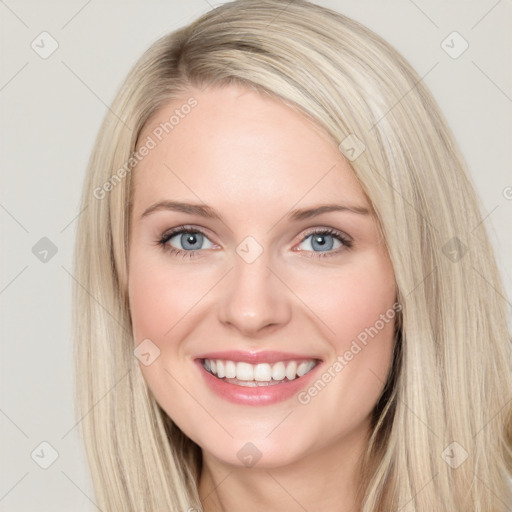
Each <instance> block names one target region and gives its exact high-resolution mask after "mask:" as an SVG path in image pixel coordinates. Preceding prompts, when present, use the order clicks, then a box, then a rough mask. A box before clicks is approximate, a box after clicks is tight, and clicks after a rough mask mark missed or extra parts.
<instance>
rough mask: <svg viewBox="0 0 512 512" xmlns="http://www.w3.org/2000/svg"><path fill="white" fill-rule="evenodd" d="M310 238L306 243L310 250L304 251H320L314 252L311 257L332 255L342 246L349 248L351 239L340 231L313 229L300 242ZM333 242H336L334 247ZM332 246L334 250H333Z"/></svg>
mask: <svg viewBox="0 0 512 512" xmlns="http://www.w3.org/2000/svg"><path fill="white" fill-rule="evenodd" d="M310 238H311V240H310V241H309V244H308V245H309V247H311V249H312V250H311V251H310V250H309V249H308V250H306V252H313V253H320V254H315V255H314V256H313V257H320V258H322V257H325V256H334V255H336V254H338V253H339V252H340V250H339V249H340V248H342V249H341V250H343V248H345V249H349V248H350V247H352V240H350V239H348V238H347V237H345V236H344V235H343V234H342V233H340V232H339V231H336V230H334V229H318V230H315V231H313V232H311V233H309V234H308V235H306V237H305V238H304V239H303V241H302V242H301V244H302V243H305V242H306V241H307V240H308V239H310ZM335 242H337V244H338V245H337V246H336V247H334V245H335ZM333 248H334V249H336V250H334V251H333V250H332V249H333Z"/></svg>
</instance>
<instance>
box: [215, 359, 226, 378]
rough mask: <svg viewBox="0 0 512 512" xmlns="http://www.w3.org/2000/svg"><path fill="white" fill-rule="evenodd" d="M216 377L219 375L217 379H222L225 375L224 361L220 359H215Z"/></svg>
mask: <svg viewBox="0 0 512 512" xmlns="http://www.w3.org/2000/svg"><path fill="white" fill-rule="evenodd" d="M216 362H217V377H219V379H222V378H223V377H225V376H226V372H225V370H224V363H223V362H222V361H220V360H219V359H217V361H216Z"/></svg>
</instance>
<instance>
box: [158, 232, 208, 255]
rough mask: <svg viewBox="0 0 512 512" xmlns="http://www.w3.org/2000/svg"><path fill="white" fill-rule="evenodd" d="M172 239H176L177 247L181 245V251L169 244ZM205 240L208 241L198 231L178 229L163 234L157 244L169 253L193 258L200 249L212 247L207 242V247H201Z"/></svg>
mask: <svg viewBox="0 0 512 512" xmlns="http://www.w3.org/2000/svg"><path fill="white" fill-rule="evenodd" d="M173 238H176V239H177V241H178V242H177V243H178V245H181V247H183V249H180V248H179V247H178V248H177V247H175V246H173V245H172V244H171V243H170V242H171V240H172V239H173ZM205 240H208V238H207V237H206V235H205V234H204V233H203V232H202V231H199V230H198V229H185V228H178V229H177V230H174V231H171V232H170V233H167V234H165V235H164V236H163V237H162V238H161V239H160V240H159V244H161V245H162V246H163V247H164V248H165V249H166V250H169V251H170V252H171V253H174V254H176V255H178V256H182V257H192V256H195V252H196V251H198V250H200V249H210V248H211V247H213V244H212V243H211V242H209V243H210V246H209V247H202V245H203V242H204V241H205Z"/></svg>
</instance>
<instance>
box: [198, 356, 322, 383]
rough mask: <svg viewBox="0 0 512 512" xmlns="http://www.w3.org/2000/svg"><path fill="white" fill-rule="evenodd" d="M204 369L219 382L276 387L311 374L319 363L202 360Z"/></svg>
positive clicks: (310, 360) (314, 361) (306, 361)
mask: <svg viewBox="0 0 512 512" xmlns="http://www.w3.org/2000/svg"><path fill="white" fill-rule="evenodd" d="M201 362H202V365H203V368H204V369H205V370H206V371H207V372H208V373H210V374H211V375H213V376H214V377H216V378H217V379H219V380H223V381H225V382H227V383H229V384H235V385H237V386H245V387H257V386H275V385H277V384H284V383H286V382H290V381H292V380H295V379H300V378H301V377H303V376H304V375H306V374H307V373H309V372H310V371H311V370H312V369H313V368H314V367H315V366H316V365H317V364H318V363H319V360H317V359H308V360H305V361H300V362H299V361H293V360H291V361H278V362H276V363H272V364H270V363H258V364H251V363H246V362H243V361H230V360H225V359H202V360H201Z"/></svg>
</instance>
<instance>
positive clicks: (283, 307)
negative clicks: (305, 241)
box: [218, 252, 292, 337]
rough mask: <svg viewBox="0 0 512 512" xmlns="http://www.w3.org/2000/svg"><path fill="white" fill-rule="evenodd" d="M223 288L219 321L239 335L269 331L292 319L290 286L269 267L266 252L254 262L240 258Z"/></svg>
mask: <svg viewBox="0 0 512 512" xmlns="http://www.w3.org/2000/svg"><path fill="white" fill-rule="evenodd" d="M222 290H223V291H222V295H221V297H219V302H218V318H219V321H220V322H221V323H222V324H223V325H225V326H227V327H229V328H231V329H236V330H237V331H238V333H239V334H240V335H243V336H245V337H258V336H259V335H261V334H269V333H271V332H274V331H276V330H278V329H280V328H282V327H283V326H285V325H286V324H287V323H288V322H289V321H290V318H291V311H292V303H291V296H290V293H291V292H290V289H289V288H288V287H287V286H285V284H283V282H282V280H281V279H280V278H279V277H278V276H277V275H276V273H275V271H273V270H272V269H271V268H270V266H269V261H268V258H266V257H265V252H264V253H263V254H262V255H261V256H260V257H259V258H258V259H257V260H256V261H254V262H252V263H247V262H246V261H244V260H243V259H242V258H238V257H237V258H236V260H235V266H234V268H233V270H232V271H231V272H229V274H228V275H227V276H226V278H225V279H224V283H223V288H222Z"/></svg>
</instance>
